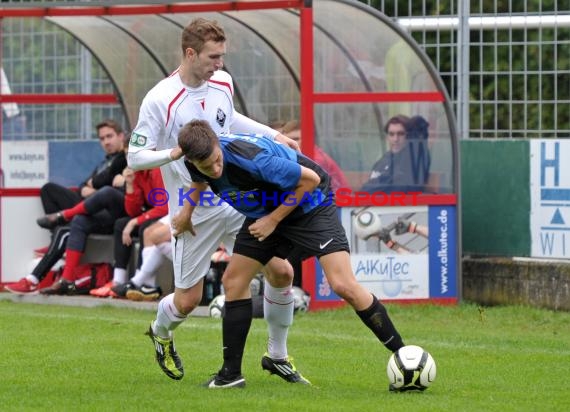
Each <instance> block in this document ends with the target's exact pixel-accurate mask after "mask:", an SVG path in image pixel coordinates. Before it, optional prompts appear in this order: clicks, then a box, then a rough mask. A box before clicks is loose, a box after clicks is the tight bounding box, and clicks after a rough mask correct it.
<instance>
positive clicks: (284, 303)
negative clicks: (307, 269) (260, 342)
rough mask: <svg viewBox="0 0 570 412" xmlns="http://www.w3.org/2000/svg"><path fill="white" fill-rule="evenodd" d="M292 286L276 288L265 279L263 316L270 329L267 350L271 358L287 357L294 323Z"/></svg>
mask: <svg viewBox="0 0 570 412" xmlns="http://www.w3.org/2000/svg"><path fill="white" fill-rule="evenodd" d="M291 286H292V285H289V286H287V287H284V288H274V287H273V286H271V285H270V284H269V282H267V279H264V293H263V317H264V318H265V321H266V322H267V329H268V331H269V339H268V340H267V352H268V353H269V357H270V358H271V359H286V358H287V334H288V333H289V327H290V326H291V325H292V324H293V308H294V299H293V293H292V290H291Z"/></svg>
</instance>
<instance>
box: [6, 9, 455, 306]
mask: <svg viewBox="0 0 570 412" xmlns="http://www.w3.org/2000/svg"><path fill="white" fill-rule="evenodd" d="M198 16H203V17H206V18H210V19H215V20H217V21H218V22H220V23H221V25H222V26H223V27H224V29H225V31H226V33H227V35H228V38H229V40H228V54H227V56H226V57H225V69H226V70H227V71H228V72H229V73H230V74H231V75H232V76H233V78H234V82H235V103H236V108H237V109H238V110H239V111H241V112H242V113H244V114H245V115H247V116H250V117H252V118H254V119H256V120H259V121H261V122H263V123H267V124H274V123H276V122H282V121H288V120H290V119H300V122H301V130H302V135H303V140H302V150H303V152H305V153H306V154H307V155H309V156H313V155H314V150H315V144H316V145H317V146H318V147H320V148H321V149H322V150H323V151H324V152H326V153H327V154H328V155H329V156H330V157H332V158H333V159H334V161H335V162H336V163H337V164H338V165H339V166H340V167H341V168H342V170H343V171H344V173H345V175H346V176H347V179H348V181H349V186H350V187H349V188H347V189H349V190H350V191H351V192H350V195H351V196H352V197H353V198H354V199H355V201H354V202H352V203H350V204H348V205H343V207H342V208H341V219H342V221H343V224H344V225H345V228H346V229H347V233H348V235H349V238H350V241H351V247H352V250H353V267H354V270H355V273H356V275H357V277H358V279H359V281H362V282H363V283H365V284H366V285H367V286H369V288H370V290H372V291H373V292H374V293H376V294H377V295H378V296H379V297H380V298H382V299H384V300H402V301H423V300H432V301H438V302H444V303H452V302H456V301H457V300H458V299H459V298H460V294H461V293H460V292H461V291H460V268H459V263H460V251H461V247H460V239H461V237H460V236H459V230H460V224H459V220H460V214H459V213H458V210H459V196H458V193H459V179H458V176H459V175H458V171H459V160H458V141H457V140H458V136H457V133H456V128H455V121H454V116H453V111H452V108H451V104H450V102H449V98H448V96H447V94H446V91H445V87H444V85H443V83H442V81H441V79H440V77H439V76H438V74H437V72H436V70H435V69H434V67H433V65H432V64H431V62H430V61H429V59H428V58H427V57H426V56H425V54H424V53H423V52H422V51H421V50H420V49H419V47H418V46H417V45H416V43H415V42H414V41H413V39H412V38H411V37H410V36H409V35H408V34H407V33H406V32H405V31H403V29H401V28H400V27H398V26H396V25H395V23H394V22H393V21H392V20H390V19H389V18H388V17H386V16H385V15H383V14H381V13H379V12H378V11H376V10H374V9H372V8H370V7H367V6H365V5H363V4H361V3H358V2H356V1H351V0H319V1H315V2H312V1H308V0H305V1H303V0H301V1H293V0H286V1H285V0H280V1H277V0H275V1H270V0H259V1H257V0H254V1H248V0H244V1H208V2H202V1H200V2H195V1H194V2H184V3H179V2H170V3H169V2H166V3H161V4H156V2H152V4H151V3H150V2H149V3H148V4H147V3H145V1H144V0H141V1H140V2H139V3H138V4H135V5H133V4H129V5H120V4H116V3H115V2H105V1H101V2H96V1H93V2H89V3H88V4H86V3H82V2H77V3H73V6H70V2H65V3H63V2H62V3H61V4H58V2H50V4H49V5H48V6H47V7H46V4H42V5H39V4H38V2H30V3H29V4H27V5H25V6H24V5H19V6H18V5H8V6H6V7H4V8H2V9H1V10H0V23H1V24H2V38H3V39H4V40H3V42H2V44H3V49H2V53H1V54H0V66H2V67H5V68H6V70H5V71H6V78H7V80H10V85H11V87H10V91H9V93H8V92H7V91H6V89H5V88H3V89H2V92H1V93H0V101H1V102H2V105H3V108H5V107H8V105H17V106H18V110H19V111H21V112H23V113H26V111H29V113H30V115H29V120H31V119H32V118H33V119H34V122H33V124H32V123H31V122H30V125H29V127H28V128H27V134H26V133H24V134H21V135H18V136H17V137H16V135H15V134H14V133H13V130H10V129H6V130H5V128H0V131H2V132H1V133H2V134H1V135H0V139H1V141H2V147H1V152H2V156H1V160H0V167H1V169H2V172H3V180H2V182H1V183H2V187H1V188H0V212H1V220H2V229H1V233H0V236H1V253H0V261H1V265H0V270H1V272H0V281H1V282H9V281H15V280H17V279H19V278H20V277H21V276H24V275H25V274H26V269H27V262H29V261H30V259H31V257H32V250H33V249H34V247H39V246H43V245H44V244H46V242H47V241H48V237H47V234H46V233H43V232H44V231H42V230H41V229H39V228H37V227H35V218H36V217H37V216H39V215H41V214H42V212H41V205H40V202H39V198H38V193H39V187H41V185H42V184H43V183H45V182H47V181H55V182H58V183H62V184H67V185H70V186H72V185H73V184H77V183H79V182H78V181H75V180H77V179H80V178H81V177H82V176H85V175H88V173H89V171H90V170H91V169H90V167H91V165H92V164H93V163H95V162H96V161H97V160H98V158H96V156H94V155H93V154H94V152H96V151H94V150H91V149H92V148H96V147H97V142H96V141H95V142H94V141H93V140H91V142H90V143H91V144H92V146H91V149H89V150H85V149H84V148H85V147H86V146H81V147H82V149H79V146H74V145H79V144H86V143H87V142H86V140H89V139H85V136H83V138H82V137H80V136H77V137H75V138H74V137H69V138H66V139H51V138H47V139H46V138H42V137H41V131H42V124H43V125H44V126H43V127H44V128H46V129H47V125H48V124H49V123H50V122H49V118H50V115H53V116H57V113H59V112H60V111H62V110H63V111H65V110H68V111H73V110H77V108H78V107H81V108H83V111H85V108H87V110H88V109H89V107H91V106H92V105H108V106H109V108H112V109H113V110H114V111H113V113H120V120H122V121H123V122H124V124H125V126H126V128H127V129H130V128H132V127H133V126H134V125H135V124H136V121H137V115H138V107H139V104H140V102H141V100H142V98H143V97H144V95H145V94H146V92H147V91H148V90H150V88H151V87H152V86H153V85H154V84H155V83H156V82H157V81H158V80H160V79H161V78H163V77H165V76H167V75H169V74H170V73H171V72H172V71H174V70H175V69H176V67H177V66H178V64H179V59H180V55H181V51H180V50H179V37H180V32H181V29H182V27H183V26H184V25H185V24H187V23H188V22H189V21H190V20H192V18H195V17H198ZM18 19H20V20H21V19H24V20H25V19H42V20H43V21H44V22H45V24H47V25H49V26H51V27H53V29H54V30H62V31H64V32H65V33H67V35H68V36H71V38H73V39H74V41H77V42H79V43H80V44H81V45H82V46H83V47H84V48H85V50H87V51H88V53H90V55H91V56H92V58H93V59H94V65H96V66H97V68H98V69H99V70H102V71H103V72H104V73H105V75H106V76H107V78H108V82H109V85H110V87H108V88H105V87H102V88H97V87H90V88H88V89H87V90H88V92H81V93H70V92H69V91H62V89H59V88H58V87H57V82H56V85H55V86H54V87H53V90H55V92H50V93H48V92H42V93H37V92H30V91H29V90H30V88H29V87H26V84H25V83H24V82H22V83H19V82H18V74H17V71H16V70H15V69H14V68H17V67H18V65H17V64H14V63H13V62H14V60H15V59H17V57H18V50H16V49H14V48H7V47H6V44H9V43H7V39H8V38H9V37H10V35H11V33H10V31H9V29H10V27H12V26H11V25H10V24H7V22H13V21H15V20H18ZM43 52H44V51H42V50H38V53H43ZM62 53H63V51H62ZM10 62H11V64H8V63H10ZM4 63H6V64H4ZM86 81H88V79H87V80H86ZM40 90H45V89H40ZM98 90H104V92H102V93H98V92H97V91H98ZM32 107H33V108H34V110H33V111H32V110H31V108H32ZM41 108H45V110H44V111H42V110H40V109H41ZM54 108H57V111H56V110H52V109H54ZM38 113H41V115H40V114H38ZM396 114H405V115H408V116H421V117H422V118H423V119H425V120H426V121H427V123H428V124H429V128H428V135H427V138H426V147H427V148H428V149H429V153H430V161H429V170H428V172H429V179H428V184H427V185H426V188H425V190H424V191H422V194H420V195H417V196H415V195H414V196H404V197H403V198H401V199H398V201H397V202H393V201H386V200H384V201H382V200H378V199H376V200H375V199H373V198H362V196H360V197H359V196H358V195H357V193H356V192H357V191H358V188H359V187H361V185H362V184H363V182H364V181H365V180H366V179H367V178H368V176H369V174H370V169H371V167H372V165H373V164H374V162H375V161H376V160H377V159H378V158H380V157H381V156H382V155H383V154H384V152H385V151H386V136H385V132H384V125H385V123H386V121H387V120H388V119H389V118H390V117H391V116H393V115H396ZM80 118H81V119H83V117H81V116H80ZM38 119H39V120H38ZM41 119H48V120H45V121H44V123H42V121H41ZM98 120H100V119H98V118H97V119H91V122H92V124H95V123H96V122H97V121H98ZM7 121H9V119H7V117H6V114H4V115H3V122H7ZM52 123H53V122H52ZM87 129H89V127H87ZM70 153H79V155H78V156H70ZM18 156H20V157H18ZM22 156H23V157H22ZM75 157H78V158H79V160H78V159H76V158H75ZM22 159H27V160H28V162H27V163H26V162H22V161H21V160H22ZM32 160H33V161H32ZM419 167H425V165H422V164H420V165H419ZM74 179H75V180H74ZM365 212H371V213H373V214H374V215H375V216H377V217H379V218H380V219H379V220H380V221H381V222H382V228H383V229H389V230H390V231H391V233H392V235H393V236H394V237H396V238H397V239H396V240H398V241H399V242H401V243H402V244H403V245H405V246H406V249H407V250H408V251H410V252H411V253H408V254H402V253H396V252H395V251H393V250H391V249H389V248H387V247H386V244H385V243H384V242H382V241H381V240H379V239H378V238H372V239H368V240H363V239H360V238H358V236H357V235H356V231H355V225H356V224H357V220H356V219H357V218H358V216H360V215H361V214H362V213H365ZM22 216H25V217H22ZM405 219H407V220H413V221H414V222H415V223H417V224H419V225H422V226H426V227H428V229H429V230H428V233H429V234H428V235H427V237H422V236H418V235H417V234H396V233H395V232H394V228H395V226H396V224H397V223H398V222H400V221H402V220H405ZM22 232H24V233H27V234H28V235H27V236H17V234H18V233H22ZM303 272H304V284H303V286H304V287H305V289H307V290H308V291H309V292H310V293H311V295H312V304H313V307H314V308H320V307H331V306H336V305H338V304H341V302H339V299H338V297H336V295H334V293H332V291H331V290H330V287H329V286H328V284H327V282H326V279H325V277H324V276H323V274H322V271H321V270H320V268H319V266H318V264H316V263H315V261H307V262H305V263H304V270H303Z"/></svg>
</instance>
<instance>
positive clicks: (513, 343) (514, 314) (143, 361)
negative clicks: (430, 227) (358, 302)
mask: <svg viewBox="0 0 570 412" xmlns="http://www.w3.org/2000/svg"><path fill="white" fill-rule="evenodd" d="M387 307H388V310H389V313H390V314H391V316H392V318H393V320H394V322H395V324H396V326H397V327H398V328H399V330H400V332H401V334H402V335H403V337H404V340H405V342H406V343H408V344H417V345H420V346H422V347H424V348H425V349H426V350H428V351H429V352H430V353H431V354H432V355H433V357H434V359H435V361H436V364H437V378H436V380H435V382H434V383H433V385H432V386H431V387H430V388H429V389H428V390H426V391H425V392H422V393H390V392H388V381H387V377H386V364H387V361H388V358H389V355H390V353H389V352H388V351H387V350H386V349H385V348H384V347H383V346H382V345H380V344H379V343H378V341H377V340H376V338H375V337H374V336H373V334H372V333H371V332H370V331H369V330H368V329H367V328H366V327H365V326H364V325H363V324H362V323H361V322H360V321H359V320H358V318H357V316H356V315H355V314H354V312H352V311H351V310H350V309H348V308H344V309H340V310H333V311H322V312H310V313H306V314H300V315H297V316H296V317H295V322H294V325H293V327H292V328H291V331H290V335H289V352H290V355H291V356H292V357H293V358H294V360H295V364H296V366H297V368H298V369H299V370H300V371H301V372H302V373H303V374H304V375H305V376H306V377H307V378H309V379H310V380H311V381H312V382H313V384H314V386H313V387H305V386H297V385H292V384H288V383H286V382H284V381H281V380H280V379H279V378H278V377H275V376H269V375H268V374H267V372H264V371H263V370H262V369H261V367H260V359H261V356H262V355H263V353H264V351H265V342H266V337H267V334H266V327H265V323H264V321H263V320H260V319H256V320H254V323H253V325H252V329H251V331H250V335H249V339H248V343H247V346H246V353H245V358H244V365H243V373H244V376H245V377H246V381H247V386H246V388H245V389H243V390H240V389H231V390H208V389H205V388H203V387H201V384H202V383H203V382H204V381H206V380H207V379H208V378H209V376H210V374H212V373H214V372H216V370H217V369H218V368H219V366H220V365H221V320H220V319H213V318H197V317H191V318H190V319H189V320H188V321H187V322H185V323H184V324H183V325H182V326H181V327H180V328H178V330H177V331H176V346H177V349H178V352H179V353H180V355H181V356H182V358H183V360H184V366H185V371H186V376H185V377H184V379H182V380H181V381H173V380H170V379H169V378H167V377H166V376H165V375H163V373H162V372H161V371H160V369H159V367H158V365H157V364H156V363H155V361H154V350H153V346H152V344H151V342H150V340H149V339H148V337H146V336H144V332H145V331H146V329H147V328H148V324H149V322H150V321H151V320H152V319H153V317H154V312H150V311H145V310H135V309H124V308H114V307H98V308H79V307H64V306H51V305H33V304H26V303H15V302H10V301H2V300H0V325H1V329H0V335H1V337H2V339H1V345H0V359H1V366H0V409H1V410H3V411H44V410H53V411H114V410H116V411H130V410H132V411H146V410H148V411H232V412H234V411H292V412H293V411H295V412H296V411H319V412H325V411H351V412H352V411H359V412H361V411H390V412H393V411H414V412H416V411H501V412H502V411H566V410H568V408H569V405H570V390H569V389H568V378H569V374H570V313H565V312H553V311H548V310H540V309H535V308H528V307H493V308H485V309H482V308H479V307H478V306H476V305H472V304H466V303H464V304H460V305H458V306H452V307H440V306H431V305H402V306H400V305H395V304H389V305H387Z"/></svg>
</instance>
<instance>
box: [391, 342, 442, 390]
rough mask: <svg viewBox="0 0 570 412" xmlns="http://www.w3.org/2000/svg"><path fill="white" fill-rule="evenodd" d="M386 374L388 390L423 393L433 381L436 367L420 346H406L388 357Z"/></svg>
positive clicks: (427, 353) (431, 358)
mask: <svg viewBox="0 0 570 412" xmlns="http://www.w3.org/2000/svg"><path fill="white" fill-rule="evenodd" d="M387 373H388V380H389V381H390V390H394V391H409V390H419V391H423V390H426V389H427V388H428V387H429V386H430V385H431V384H432V382H433V381H434V380H435V376H436V366H435V361H434V360H433V357H432V356H431V355H430V354H429V352H427V351H426V350H424V349H423V348H421V347H420V346H416V345H408V346H404V347H402V348H400V349H399V350H397V351H396V352H394V353H393V354H392V356H390V360H389V361H388V368H387Z"/></svg>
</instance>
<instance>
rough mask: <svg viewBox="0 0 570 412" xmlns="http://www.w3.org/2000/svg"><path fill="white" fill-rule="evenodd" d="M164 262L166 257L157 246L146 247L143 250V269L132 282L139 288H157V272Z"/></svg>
mask: <svg viewBox="0 0 570 412" xmlns="http://www.w3.org/2000/svg"><path fill="white" fill-rule="evenodd" d="M163 261H164V255H163V254H162V252H161V251H160V249H159V248H158V247H156V245H152V246H146V247H145V248H144V249H143V250H142V264H141V268H140V270H138V271H137V273H136V274H135V276H134V277H133V278H132V279H131V282H133V283H134V284H135V285H137V286H141V285H148V286H156V271H157V270H158V268H160V265H162V262H163Z"/></svg>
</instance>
